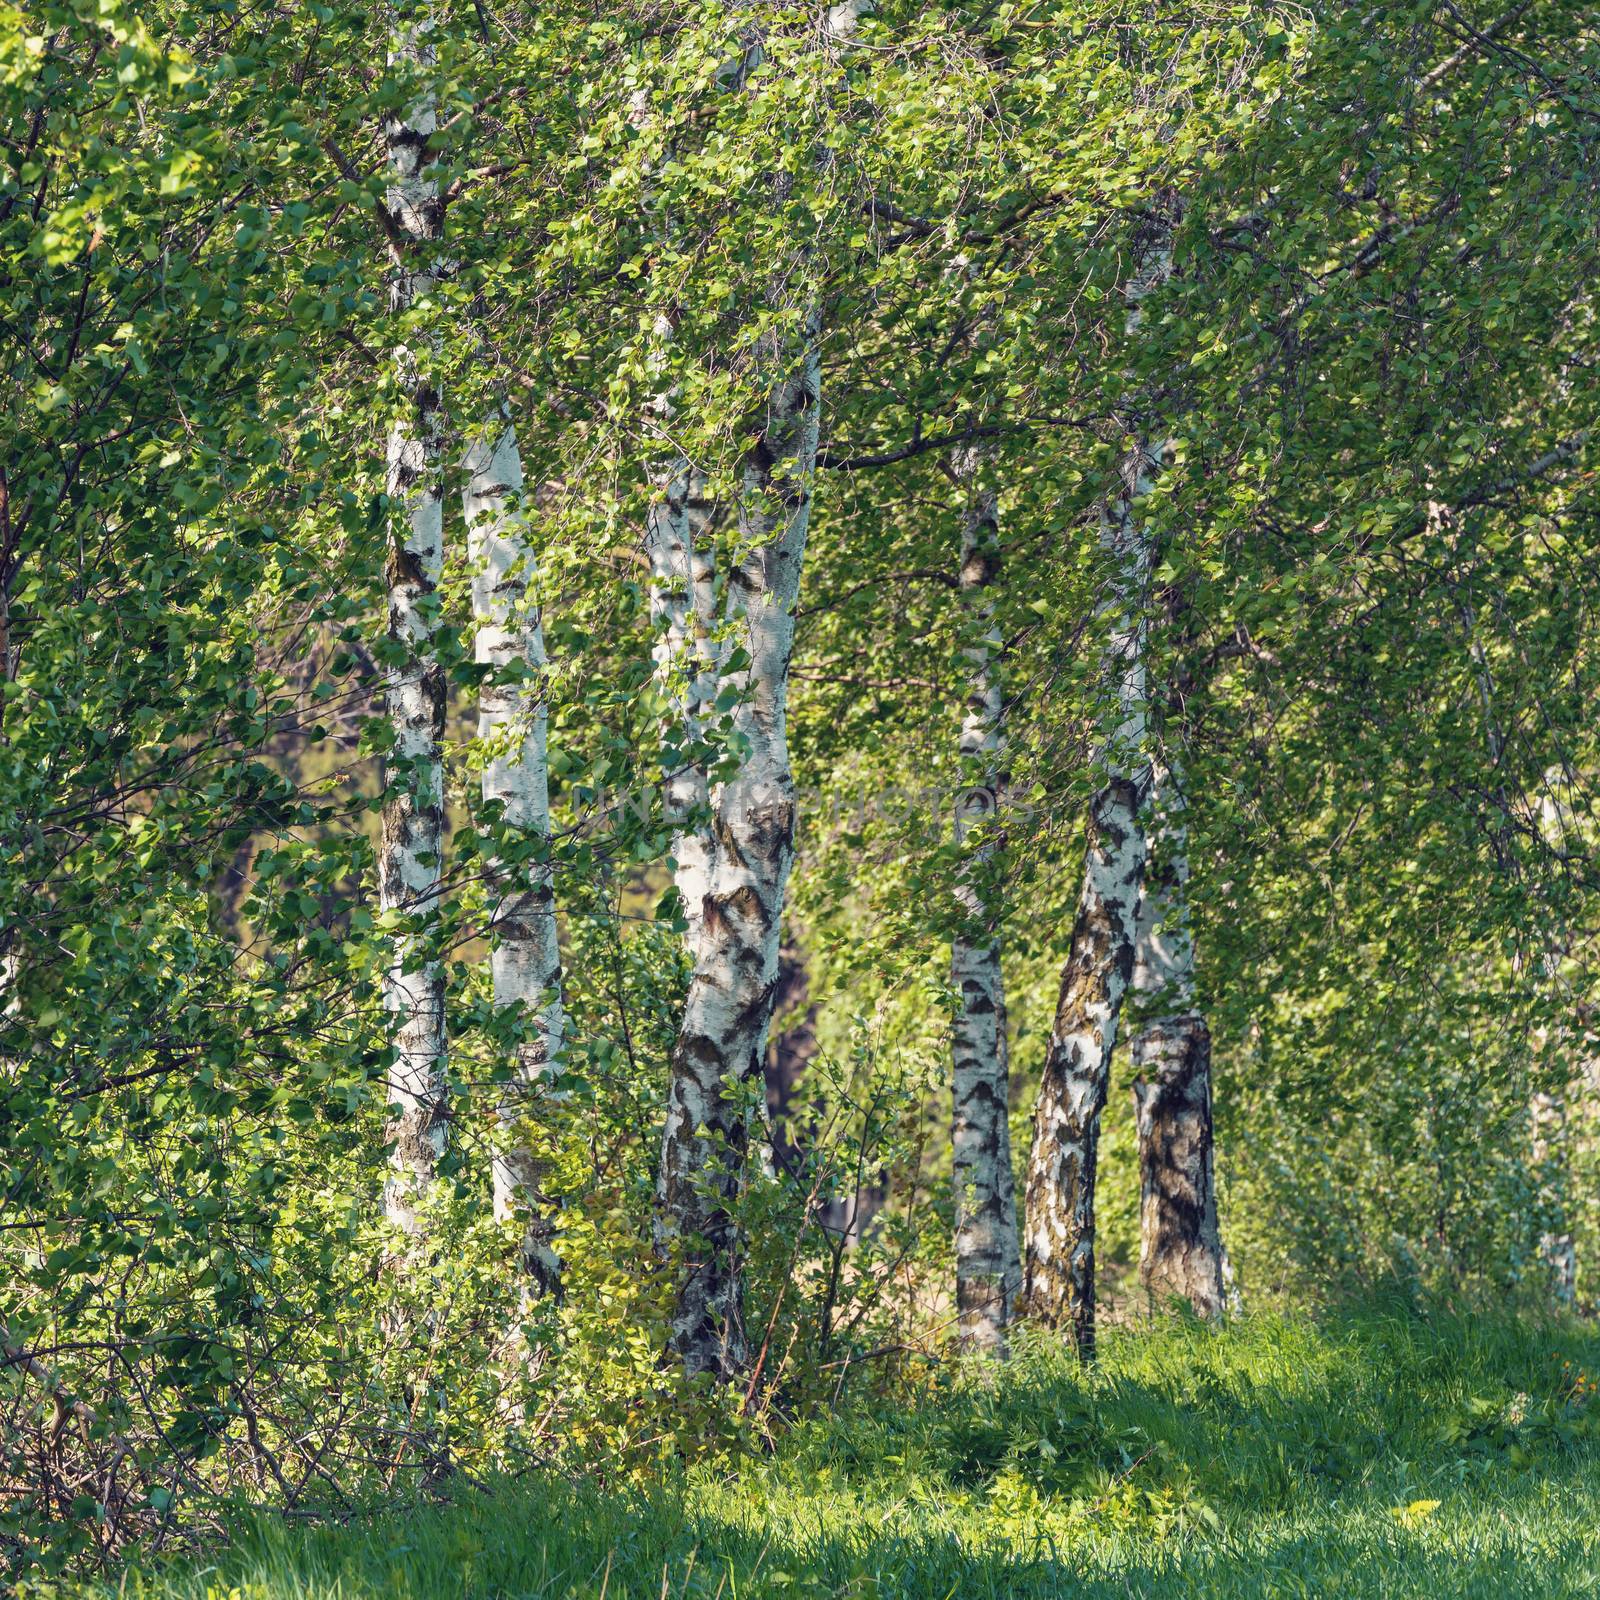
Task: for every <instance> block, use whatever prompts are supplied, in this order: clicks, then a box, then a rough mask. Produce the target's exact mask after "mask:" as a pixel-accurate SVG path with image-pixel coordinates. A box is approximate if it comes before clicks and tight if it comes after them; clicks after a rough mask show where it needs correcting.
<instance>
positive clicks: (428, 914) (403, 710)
mask: <svg viewBox="0 0 1600 1600" xmlns="http://www.w3.org/2000/svg"><path fill="white" fill-rule="evenodd" d="M428 26H429V24H428V23H427V22H426V21H419V22H416V23H410V24H407V23H402V24H400V25H398V26H397V28H396V31H395V34H394V38H393V42H392V46H391V54H390V59H391V62H392V63H398V64H401V65H402V66H405V67H409V68H417V67H421V68H424V69H426V68H428V67H430V66H431V65H432V64H433V61H434V50H433V46H432V45H431V44H429V43H428V42H427V31H428ZM436 126H437V122H436V117H435V111H434V104H433V100H432V98H431V96H430V97H425V98H423V99H422V100H420V101H419V102H418V103H416V104H415V105H413V106H412V107H411V108H410V109H408V110H407V111H405V112H404V113H402V114H399V115H396V116H394V117H391V118H390V119H389V120H388V121H387V122H386V123H385V124H384V138H385V143H386V145H387V147H388V159H389V171H390V180H391V181H390V185H389V189H388V193H387V205H388V209H389V213H390V216H391V217H392V219H393V221H394V225H395V228H396V229H397V230H398V233H399V235H400V236H401V237H402V238H403V239H404V241H405V247H404V249H403V250H401V249H400V247H399V246H396V252H397V259H396V261H395V264H394V269H393V272H392V274H391V277H390V282H389V307H390V310H391V311H392V312H393V313H394V314H395V315H396V316H397V317H398V316H400V315H402V314H403V313H405V312H407V311H408V310H410V309H411V308H412V307H413V306H414V305H415V303H416V302H417V300H418V299H419V298H421V297H423V296H425V295H427V294H428V293H429V292H430V291H431V290H432V289H433V287H434V285H435V283H436V281H437V274H438V271H439V267H438V262H437V259H436V257H437V253H438V246H439V241H440V240H441V238H442V237H443V233H444V208H443V203H442V200H441V198H440V194H439V185H438V181H437V178H436V177H435V175H434V171H433V168H432V166H431V163H430V157H429V154H428V150H427V143H428V139H429V137H430V136H431V135H432V134H433V132H434V131H435V128H436ZM436 356H437V352H436V350H434V349H432V348H429V347H428V345H427V344H423V345H422V346H421V347H420V348H419V347H418V346H417V345H416V344H415V343H413V344H411V345H399V346H397V347H396V349H395V352H394V363H395V377H396V383H397V386H398V388H399V390H400V392H401V394H402V395H403V396H404V397H405V398H404V407H405V408H404V410H403V412H402V413H401V415H400V416H399V417H397V418H396V420H395V423H394V425H393V427H392V428H391V430H390V433H389V443H388V474H387V489H388V494H389V500H390V505H391V510H392V511H397V512H398V515H397V517H396V518H395V521H394V522H393V523H392V524H391V532H390V545H389V556H388V571H387V582H388V591H389V625H388V634H389V642H390V645H391V647H392V650H393V652H394V656H395V659H394V661H393V662H392V663H391V664H390V665H389V666H388V667H387V668H386V672H385V689H386V705H387V711H388V717H389V721H390V725H391V727H392V729H393V735H394V739H393V744H392V746H391V748H390V751H389V754H388V757H387V759H386V761H385V763H384V775H383V782H384V802H383V827H382V837H381V841H380V844H379V851H378V891H379V903H380V905H381V906H382V908H383V910H384V911H386V912H395V913H398V914H399V915H400V916H401V918H402V919H403V921H402V923H401V925H400V927H399V929H398V931H397V932H396V933H395V936H394V949H393V955H392V959H391V963H390V966H389V970H388V973H387V976H386V978H385V982H384V1007H385V1010H386V1011H387V1012H388V1014H389V1017H390V1025H391V1030H392V1035H393V1040H394V1049H395V1060H394V1065H393V1066H392V1067H391V1068H390V1071H389V1083H388V1098H389V1114H390V1117H389V1164H390V1175H389V1181H388V1183H387V1184H386V1185H385V1189H384V1214H385V1215H386V1216H387V1218H388V1219H389V1221H390V1222H391V1223H393V1224H394V1225H395V1226H396V1227H397V1228H399V1229H400V1230H401V1231H402V1232H404V1233H406V1234H409V1235H411V1236H413V1237H415V1236H417V1235H418V1234H419V1233H420V1231H421V1220H420V1217H419V1215H418V1206H419V1202H420V1201H421V1199H422V1197H423V1196H424V1194H425V1193H426V1191H427V1189H428V1187H429V1185H430V1184H431V1183H432V1181H433V1179H434V1177H435V1175H436V1173H437V1171H438V1168H439V1163H440V1161H441V1160H442V1158H443V1156H444V1152H445V1143H446V1125H447V1120H448V1116H449V1104H448V1091H447V1086H446V1076H445V1050H446V1040H445V1015H444V971H443V967H442V965H441V963H440V961H439V959H438V954H437V951H436V949H435V945H436V932H437V926H438V921H439V881H440V853H441V850H442V847H443V835H444V772H443V763H442V759H441V745H442V742H443V736H444V714H445V674H444V669H443V666H442V665H441V664H440V661H439V658H438V656H437V654H436V652H435V648H434V640H435V634H436V632H437V629H438V627H439V607H438V588H439V577H440V573H441V570H442V568H443V563H444V519H443V509H444V506H443V479H442V461H441V457H442V447H443V431H444V430H443V418H442V415H441V411H440V394H439V388H438V381H437V373H436V372H435V371H433V370H432V368H433V367H434V366H435V364H436Z"/></svg>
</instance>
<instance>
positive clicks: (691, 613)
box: [645, 455, 718, 959]
mask: <svg viewBox="0 0 1600 1600" xmlns="http://www.w3.org/2000/svg"><path fill="white" fill-rule="evenodd" d="M655 476H656V481H657V486H658V487H657V494H658V498H657V499H656V500H655V501H654V502H653V503H652V505H651V507H650V511H649V513H648V516H647V518H646V522H645V551H646V554H647V555H648V557H649V561H650V619H651V622H652V624H653V626H654V627H655V630H656V638H655V644H654V646H653V647H652V656H653V658H654V661H655V669H656V683H657V686H658V687H659V688H660V690H661V691H662V693H663V695H664V696H665V698H666V701H667V705H668V708H669V715H670V729H669V734H668V739H667V749H668V751H669V752H670V753H669V756H668V760H667V765H666V771H665V772H664V774H663V780H664V798H665V804H666V812H667V820H668V823H669V825H670V827H671V830H672V844H671V850H672V874H673V882H674V884H675V885H676V887H677V890H678V897H679V899H680V900H681V901H682V903H683V914H684V917H685V919H686V922H687V928H686V932H685V935H684V940H685V944H686V946H687V949H688V952H689V955H690V958H691V959H693V958H694V956H695V955H696V954H697V953H698V951H699V946H700V934H701V929H702V926H703V924H704V920H705V897H706V894H707V892H708V890H709V888H710V884H711V862H712V837H711V831H710V822H709V812H708V801H709V790H708V787H707V779H706V763H705V757H704V753H703V749H704V742H705V739H706V736H707V732H708V727H707V721H708V715H709V713H710V711H711V708H712V705H713V702H714V701H715V699H716V696H717V688H718V673H717V667H718V661H717V655H718V651H717V642H716V628H717V617H716V606H717V581H716V557H715V553H714V550H713V547H712V542H711V540H712V532H711V522H712V507H711V505H710V503H709V502H708V500H707V498H706V479H705V474H704V473H703V472H702V471H701V470H700V469H699V468H698V467H696V466H695V465H694V464H693V463H691V462H690V461H689V459H688V458H687V457H686V456H683V455H676V456H674V457H672V458H671V459H670V460H668V461H667V462H665V463H663V464H662V466H660V467H659V468H658V469H657V472H656V474H655Z"/></svg>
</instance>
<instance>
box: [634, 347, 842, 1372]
mask: <svg viewBox="0 0 1600 1600" xmlns="http://www.w3.org/2000/svg"><path fill="white" fill-rule="evenodd" d="M816 333H817V330H816V327H815V322H814V319H813V320H812V322H811V324H810V325H809V326H808V327H807V329H806V341H805V349H804V351H803V353H802V354H800V356H799V358H798V361H797V363H796V366H795V368H794V370H792V371H791V372H789V373H788V374H787V375H785V376H784V377H783V378H782V379H781V381H779V382H778V383H777V384H776V385H775V386H774V387H773V389H772V391H771V396H770V399H769V401H768V408H767V416H766V421H765V426H764V428H763V431H762V435H761V438H760V439H759V441H758V442H757V443H756V445H755V446H754V447H753V448H752V449H751V451H750V453H749V454H748V456H747V457H746V459H745V462H744V466H743V468H742V472H741V482H740V504H739V542H740V549H741V550H742V552H743V554H742V556H741V558H740V560H739V561H738V562H737V564H736V565H735V566H734V567H733V569H732V570H731V571H730V572H729V574H728V580H727V601H726V608H727V616H728V627H729V633H730V636H731V639H732V641H733V642H735V643H737V644H738V645H740V646H742V647H743V649H744V651H745V652H746V653H747V655H748V657H749V662H748V665H747V666H745V667H744V668H743V669H742V670H740V671H737V672H730V673H726V674H724V677H723V682H724V684H725V685H726V686H727V687H728V688H730V689H732V690H733V691H734V693H736V694H737V695H738V697H739V699H738V705H737V708H736V709H735V711H734V712H733V718H732V720H733V731H734V733H735V735H736V736H738V737H739V739H740V740H741V741H742V742H744V743H745V746H746V754H745V755H744V757H743V760H742V761H741V764H740V767H739V770H738V772H737V773H736V774H735V775H734V776H733V777H732V778H729V779H728V780H727V781H726V782H724V783H721V784H719V785H718V786H717V788H716V790H715V792H714V793H713V794H712V795H711V797H710V800H711V815H712V833H713V835H714V838H715V842H716V849H715V853H714V858H713V860H712V862H711V868H710V881H709V885H708V887H707V889H706V892H705V894H704V895H703V897H702V908H703V914H702V921H701V926H700V941H699V949H698V950H697V952H696V958H695V966H694V974H693V977H692V978H691V979H690V983H689V993H688V998H687V1000H686V1001H685V1005H684V1017H683V1024H682V1027H681V1028H680V1030H679V1034H678V1042H677V1046H676V1049H675V1050H674V1052H673V1058H672V1066H671V1076H670V1082H669V1086H668V1091H667V1118H666V1126H665V1129H664V1131H663V1135H662V1147H661V1169H660V1178H659V1194H658V1198H659V1204H660V1212H659V1242H660V1243H661V1244H662V1246H663V1247H664V1248H666V1249H667V1250H668V1251H669V1252H670V1253H671V1254H672V1255H673V1256H674V1258H675V1266H676V1268H677V1271H678V1273H679V1279H678V1292H677V1303H676V1307H675V1310H674V1313H673V1318H672V1330H671V1346H672V1349H673V1351H674V1352H675V1353H676V1354H677V1355H678V1356H679V1357H680V1359H681V1360H682V1361H683V1364H684V1370H685V1371H686V1372H687V1373H688V1374H690V1375H691V1376H693V1375H695V1374H698V1373H702V1372H710V1373H712V1374H714V1375H716V1376H717V1377H720V1378H727V1377H730V1376H731V1375H733V1374H734V1373H735V1372H737V1371H738V1370H740V1368H742V1367H743V1366H744V1365H745V1362H746V1360H747V1358H748V1348H747V1345H746V1341H745V1331H744V1326H743V1285H742V1274H741V1267H740V1261H739V1238H738V1226H737V1222H736V1219H735V1215H734V1204H735V1201H736V1198H737V1195H738V1193H739V1190H740V1186H741V1184H742V1181H743V1175H744V1171H745V1165H746V1161H747V1158H748V1153H749V1142H750V1118H751V1115H752V1113H753V1112H754V1111H755V1110H756V1108H755V1107H754V1106H753V1105H751V1104H747V1102H748V1101H749V1100H750V1099H751V1097H752V1096H753V1095H754V1094H755V1093H757V1092H759V1088H760V1084H761V1062H762V1057H763V1054H764V1052H765V1050H766V1037H767V1025H768V1023H769V1021H770V1019H771V1015H772V1001H773V995H774V992H775V990H776V988H777V982H778V938H779V924H780V920H781V917H782V912H783V897H784V889H785V887H786V885H787V882H788V877H789V869H790V866H791V864H792V862H793V857H794V827H795V792H794V778H793V775H792V774H791V772H790V770H789V752H788V742H787V732H786V715H785V712H786V702H787V696H788V675H789V657H790V653H791V651H792V649H793V645H794V608H795V602H796V600H797V598H798V595H799V591H800V571H801V563H802V560H803V557H804V553H805V540H806V528H807V523H808V521H809V517H810V508H811V490H812V477H813V474H814V472H815V468H816V455H817V422H818V405H819V392H818V384H819V373H818V366H817V352H816ZM767 356H768V359H769V360H770V361H771V362H772V364H773V365H774V366H777V365H778V364H779V363H780V362H781V361H782V359H783V352H782V351H780V350H778V349H776V348H773V349H770V350H769V351H768V352H767Z"/></svg>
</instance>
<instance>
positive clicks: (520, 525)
mask: <svg viewBox="0 0 1600 1600" xmlns="http://www.w3.org/2000/svg"><path fill="white" fill-rule="evenodd" d="M464 469H465V472H466V486H465V490H464V493H463V496H462V503H463V510H464V512H465V514H466V524H467V538H468V547H469V553H470V556H471V560H472V566H473V580H472V609H473V615H474V616H475V618H476V619H477V640H476V646H475V648H476V654H477V659H478V661H479V662H480V663H482V664H483V665H485V666H487V667H489V668H491V672H492V675H491V677H490V678H489V679H488V680H486V682H485V684H484V686H483V689H482V692H481V697H480V700H479V715H478V738H479V739H480V741H482V743H483V744H484V746H485V758H486V759H485V765H484V770H483V798H484V800H485V802H486V803H487V804H489V805H491V806H494V807H497V808H498V815H497V816H492V817H491V826H492V827H493V828H494V829H495V832H496V834H497V836H498V838H499V839H500V840H501V844H500V846H499V848H498V849H497V851H496V854H495V855H494V856H493V857H492V858H491V860H490V861H489V863H488V868H487V876H488V882H489V888H490V895H491V937H492V939H493V945H492V948H491V952H490V957H489V962H490V971H491V978H492V983H493V992H494V1002H495V1004H496V1005H497V1006H514V1007H516V1008H518V1011H519V1013H520V1021H521V1023H522V1026H523V1028H524V1029H525V1030H526V1033H525V1037H524V1038H523V1040H522V1042H521V1043H520V1044H519V1045H518V1048H517V1059H516V1066H515V1069H514V1072H513V1075H512V1078H511V1080H510V1082H509V1084H508V1085H507V1087H506V1089H505V1091H504V1093H503V1094H502V1096H501V1100H500V1104H499V1107H498V1120H499V1123H500V1147H499V1148H498V1149H497V1151H496V1153H495V1157H494V1213H495V1216H496V1217H497V1218H498V1219H500V1220H501V1221H506V1220H509V1219H511V1218H513V1217H520V1218H522V1219H523V1232H522V1239H521V1243H520V1246H519V1248H518V1265H519V1268H520V1270H521V1271H522V1273H523V1274H524V1275H525V1277H526V1279H527V1281H528V1284H529V1285H530V1287H533V1288H536V1289H538V1290H542V1291H544V1292H547V1293H552V1294H553V1293H558V1292H559V1289H560V1272H561V1263H560V1259H559V1257H558V1256H557V1254H556V1250H555V1246H554V1243H553V1231H554V1230H553V1225H552V1222H551V1219H550V1218H549V1216H548V1215H547V1214H546V1212H545V1207H544V1201H543V1199H542V1197H541V1194H540V1183H539V1176H540V1174H539V1162H538V1159H537V1157H536V1155H535V1153H534V1151H533V1150H532V1149H531V1148H530V1146H529V1144H528V1142H527V1137H526V1130H525V1127H524V1123H525V1120H526V1118H527V1117H528V1115H529V1114H530V1112H531V1111H532V1110H533V1109H534V1108H535V1107H536V1106H537V1104H538V1101H539V1098H540V1094H541V1091H542V1092H543V1093H544V1094H546V1095H548V1093H549V1080H550V1078H551V1077H552V1076H553V1074H554V1073H555V1071H556V1069H557V1062H558V1058H559V1056H560V1052H561V1036H562V1028H563V1012H562V997H561V957H560V950H559V946H558V942H557V930H556V901H555V889H554V886H553V883H552V871H551V865H550V858H549V850H550V781H549V769H548V766H547V761H546V739H547V725H548V721H549V714H548V711H547V708H546V704H545V683H544V677H545V668H546V664H547V661H546V655H545V646H544V628H543V624H542V622H541V618H540V612H539V608H538V606H537V604H535V603H534V602H533V601H532V600H531V599H530V596H529V585H530V583H531V582H532V580H533V578H534V576H535V556H534V550H533V546H532V543H531V541H530V539H529V537H528V529H529V518H528V515H527V511H526V509H525V502H524V491H525V485H524V482H523V473H522V457H521V454H520V452H519V451H518V449H517V435H516V429H515V427H514V426H513V425H512V423H511V421H510V420H509V418H507V417H505V416H500V417H496V418H494V419H493V420H492V421H491V422H490V423H489V425H488V426H487V427H486V428H485V429H484V431H483V432H482V433H481V434H480V435H479V437H478V438H476V439H474V440H473V441H472V443H471V444H470V445H469V447H468V449H467V453H466V459H465V462H464Z"/></svg>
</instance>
